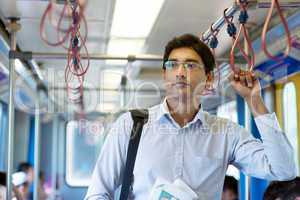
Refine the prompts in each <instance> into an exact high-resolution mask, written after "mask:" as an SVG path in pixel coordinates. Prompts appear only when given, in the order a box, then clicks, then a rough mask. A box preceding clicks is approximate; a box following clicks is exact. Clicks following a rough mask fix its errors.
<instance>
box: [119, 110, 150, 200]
mask: <svg viewBox="0 0 300 200" xmlns="http://www.w3.org/2000/svg"><path fill="white" fill-rule="evenodd" d="M130 113H131V117H132V119H133V127H132V130H131V136H130V140H129V144H128V150H127V158H126V165H125V171H124V176H123V182H122V189H121V194H120V200H127V199H128V195H129V190H130V187H132V185H131V184H132V182H133V168H134V163H135V159H136V154H137V150H138V147H139V143H140V138H141V135H142V131H143V126H144V124H145V123H147V121H148V110H130Z"/></svg>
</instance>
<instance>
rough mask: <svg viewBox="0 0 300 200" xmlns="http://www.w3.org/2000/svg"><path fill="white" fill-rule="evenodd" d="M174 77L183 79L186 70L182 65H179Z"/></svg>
mask: <svg viewBox="0 0 300 200" xmlns="http://www.w3.org/2000/svg"><path fill="white" fill-rule="evenodd" d="M176 77H178V78H185V77H186V69H185V68H184V66H183V64H182V63H181V64H179V66H178V69H177V73H176Z"/></svg>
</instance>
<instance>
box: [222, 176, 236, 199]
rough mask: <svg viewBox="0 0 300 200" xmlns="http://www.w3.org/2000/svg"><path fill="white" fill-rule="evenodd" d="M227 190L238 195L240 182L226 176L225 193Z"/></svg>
mask: <svg viewBox="0 0 300 200" xmlns="http://www.w3.org/2000/svg"><path fill="white" fill-rule="evenodd" d="M225 190H231V191H232V192H234V193H235V194H236V195H238V190H239V186H238V181H237V180H236V179H235V178H234V177H233V176H225V180H224V186H223V191H225Z"/></svg>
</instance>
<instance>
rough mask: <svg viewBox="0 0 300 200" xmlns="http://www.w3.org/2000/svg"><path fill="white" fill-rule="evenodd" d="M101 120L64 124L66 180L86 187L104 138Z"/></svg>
mask: <svg viewBox="0 0 300 200" xmlns="http://www.w3.org/2000/svg"><path fill="white" fill-rule="evenodd" d="M102 124H103V123H101V122H98V121H97V122H88V121H70V122H68V123H67V126H66V182H67V183H68V184H69V185H70V186H73V187H86V186H88V185H89V183H90V179H91V175H92V172H93V169H94V166H95V164H96V161H97V158H98V155H99V152H100V148H101V146H102V144H103V140H104V127H103V126H102Z"/></svg>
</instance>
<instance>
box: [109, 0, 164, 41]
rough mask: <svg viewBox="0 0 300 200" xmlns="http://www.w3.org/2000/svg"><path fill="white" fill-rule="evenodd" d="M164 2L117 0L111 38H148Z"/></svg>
mask: <svg viewBox="0 0 300 200" xmlns="http://www.w3.org/2000/svg"><path fill="white" fill-rule="evenodd" d="M163 2H164V0H117V1H116V7H115V10H114V16H113V23H112V29H111V36H115V37H129V38H146V37H147V36H148V35H149V33H150V31H151V29H152V27H153V25H154V23H155V21H156V19H157V16H158V14H159V12H160V9H161V7H162V5H163Z"/></svg>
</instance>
